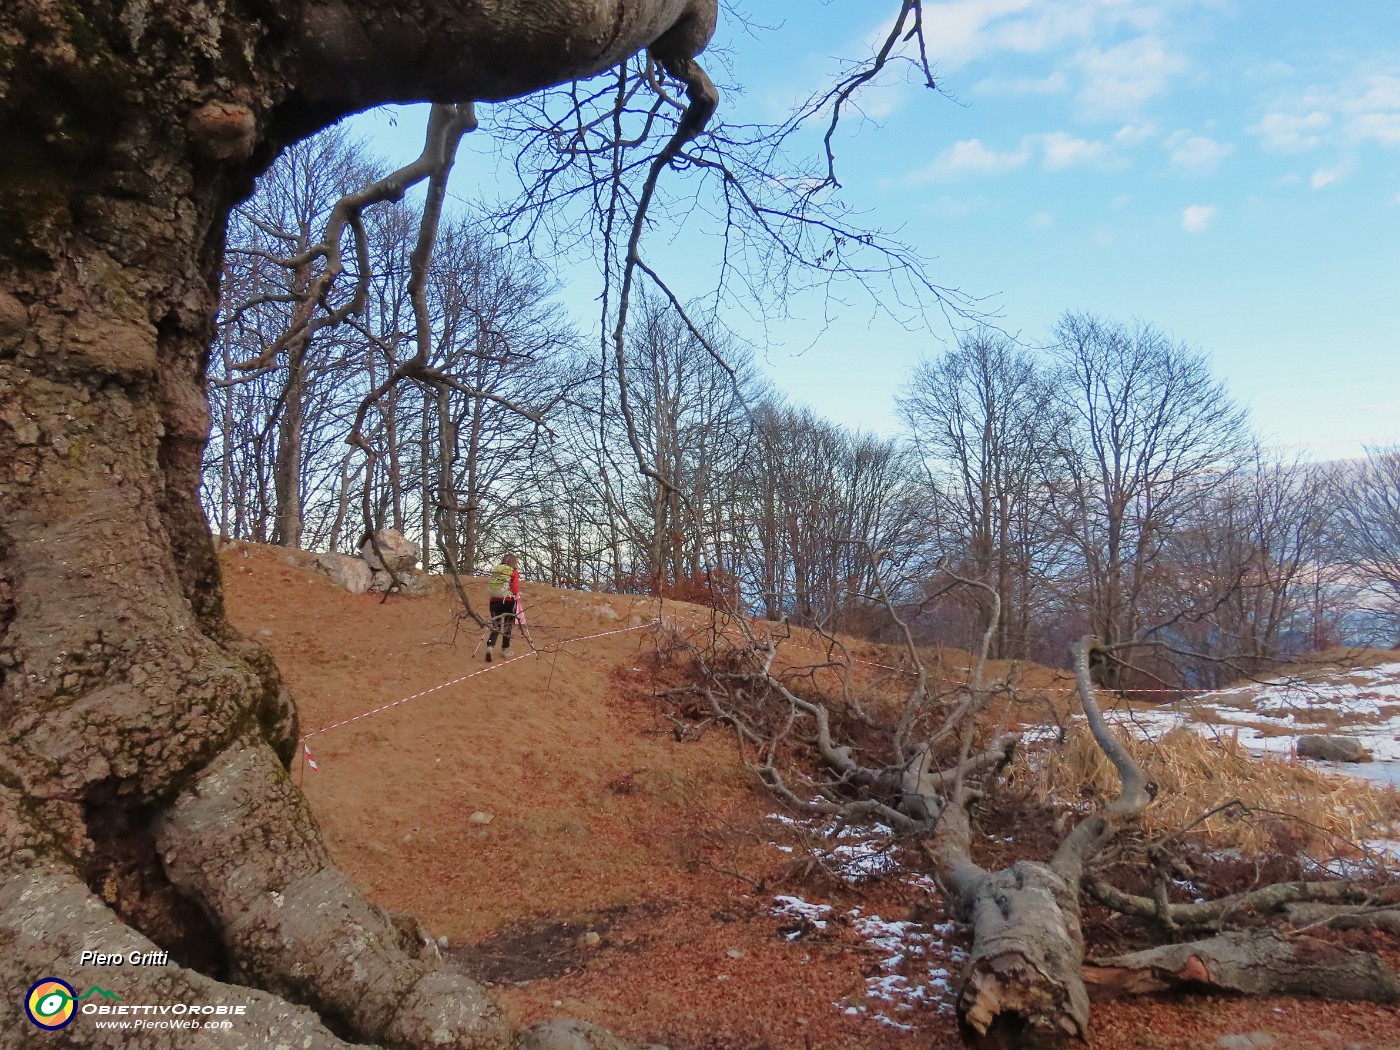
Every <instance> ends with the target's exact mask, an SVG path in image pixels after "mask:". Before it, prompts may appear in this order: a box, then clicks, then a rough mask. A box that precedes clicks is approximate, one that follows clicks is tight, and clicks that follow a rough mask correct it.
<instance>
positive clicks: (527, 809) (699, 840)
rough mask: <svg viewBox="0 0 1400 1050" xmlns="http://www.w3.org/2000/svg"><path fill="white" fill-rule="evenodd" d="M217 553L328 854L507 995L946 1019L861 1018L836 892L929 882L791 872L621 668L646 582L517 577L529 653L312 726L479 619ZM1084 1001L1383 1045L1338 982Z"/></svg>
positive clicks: (1385, 1020)
mask: <svg viewBox="0 0 1400 1050" xmlns="http://www.w3.org/2000/svg"><path fill="white" fill-rule="evenodd" d="M221 557H222V562H223V567H224V580H225V590H226V596H227V602H228V609H229V614H230V616H231V618H232V619H233V621H234V623H235V624H236V625H237V626H238V627H239V628H240V629H242V630H243V631H245V632H246V633H248V634H249V635H251V636H253V637H255V638H257V639H258V640H259V641H260V642H262V643H263V644H264V645H266V646H267V647H268V649H269V650H271V652H272V653H273V655H274V656H275V657H276V659H277V662H278V665H279V666H280V667H281V669H282V673H283V675H284V677H285V679H286V681H287V684H288V685H289V687H290V688H291V689H292V692H293V694H294V696H295V697H296V699H297V702H298V706H299V710H300V715H301V726H302V732H303V733H307V732H310V733H312V735H311V736H310V737H309V744H310V747H311V751H312V753H313V755H314V757H315V759H316V761H317V763H318V764H319V766H320V771H319V772H311V771H309V770H303V769H302V768H301V765H300V763H298V765H297V766H294V768H293V773H294V775H295V776H297V777H298V778H299V779H301V780H302V781H303V786H304V788H305V790H306V792H307V794H308V796H309V797H310V799H311V802H312V805H313V806H314V807H315V809H316V811H317V814H318V816H319V818H320V820H321V822H322V825H323V827H324V828H325V832H326V836H327V841H328V842H329V845H330V848H331V850H332V852H333V853H334V855H335V858H336V860H337V862H338V863H339V864H340V865H341V866H342V867H343V868H344V869H345V870H346V871H347V872H348V873H349V874H350V875H351V877H352V878H354V879H356V880H358V881H359V882H360V883H362V884H363V885H364V886H366V887H367V888H368V890H369V892H370V894H371V896H372V897H373V898H374V899H375V900H376V901H377V902H378V903H379V904H381V905H383V906H384V907H386V908H389V909H391V910H394V911H406V912H411V913H413V914H414V915H416V916H418V918H419V919H421V920H422V922H423V923H424V925H425V926H426V928H427V929H428V930H429V931H430V933H431V934H432V935H434V936H445V937H446V938H448V944H449V946H450V947H449V949H448V952H447V955H448V957H449V958H450V959H452V960H454V961H455V962H457V963H459V964H460V965H462V966H463V967H464V968H468V969H472V970H474V971H475V972H476V973H477V974H478V975H479V976H482V977H484V978H485V979H487V980H489V981H491V982H492V983H493V985H494V987H495V994H496V995H497V996H498V998H499V999H500V1001H501V1002H502V1003H503V1005H504V1006H505V1007H506V1009H507V1010H509V1011H510V1012H512V1013H513V1014H514V1015H515V1016H516V1017H517V1018H519V1019H520V1020H521V1021H523V1022H526V1023H528V1022H531V1021H534V1020H537V1019H540V1018H543V1017H546V1016H555V1015H560V1014H564V1015H569V1016H575V1017H583V1018H586V1019H589V1020H593V1021H597V1022H600V1023H603V1024H606V1025H608V1026H610V1027H612V1028H614V1029H616V1030H617V1031H618V1032H619V1033H621V1034H623V1035H624V1036H627V1037H629V1038H631V1039H634V1040H637V1041H639V1042H643V1043H645V1042H662V1043H666V1044H667V1045H669V1046H670V1047H671V1048H672V1050H701V1048H715V1050H718V1048H734V1050H740V1048H743V1050H760V1048H774V1050H787V1048H793V1050H805V1048H808V1047H816V1048H824V1047H833V1048H852V1050H866V1048H869V1050H874V1048H877V1047H890V1048H894V1050H901V1048H905V1047H909V1048H913V1047H920V1048H928V1047H948V1048H952V1047H955V1046H958V1045H959V1044H958V1041H957V1038H956V1034H955V1032H954V1028H953V1025H952V1022H951V1018H950V1017H949V1015H948V1014H947V1013H945V1012H940V1011H939V1010H938V1008H937V1005H936V1004H931V1005H929V1006H927V1007H924V1008H921V1009H917V1010H913V1011H905V1012H901V1013H898V1014H896V1015H894V1016H895V1019H897V1020H898V1021H899V1022H900V1023H903V1024H909V1025H912V1026H916V1028H917V1031H913V1032H904V1031H901V1030H899V1029H897V1028H894V1027H891V1026H890V1025H888V1024H884V1023H880V1022H879V1021H877V1020H876V1019H875V1015H876V1014H877V1013H879V1012H880V1004H879V1003H872V1002H869V1001H868V1000H867V994H866V993H867V991H868V989H869V988H870V985H869V984H867V978H871V977H878V976H880V975H881V974H882V973H883V972H884V970H883V968H882V954H881V953H880V952H879V951H877V950H875V949H874V948H873V947H872V946H871V944H870V942H869V940H868V939H862V938H861V937H859V936H857V934H856V930H855V928H854V925H853V923H852V921H851V920H850V919H849V917H848V916H846V915H845V913H847V912H848V911H849V910H850V909H852V908H856V907H859V908H861V909H862V911H863V913H864V914H865V915H870V914H872V913H875V912H878V913H879V914H881V915H883V916H885V917H886V918H887V919H896V920H902V919H909V918H911V917H912V918H915V919H917V920H919V921H922V922H924V923H926V924H927V923H935V922H939V921H941V919H942V916H941V915H939V914H938V912H937V906H936V902H935V903H934V904H932V905H930V904H929V901H928V897H927V894H926V893H925V892H924V891H922V890H919V889H917V888H915V887H912V886H910V885H908V884H907V882H904V881H888V882H885V883H880V884H877V885H875V886H869V885H867V886H862V887H848V886H843V885H841V884H839V883H825V884H822V883H818V884H813V883H811V882H810V881H803V880H799V879H797V878H795V876H794V870H795V869H796V868H799V867H800V866H801V862H802V859H803V855H802V851H801V849H800V846H799V847H798V848H796V851H795V852H794V853H785V852H783V851H781V850H780V849H777V848H775V847H774V845H772V843H773V842H775V841H777V842H780V843H782V842H786V843H792V841H793V840H792V839H791V838H790V837H789V838H784V837H783V831H782V828H781V827H780V826H779V825H777V824H776V822H774V821H772V820H769V819H767V814H769V813H771V812H773V810H774V808H775V807H774V805H773V803H772V802H771V800H770V799H768V798H767V797H765V796H763V795H762V794H761V793H759V792H757V791H755V790H754V788H753V784H752V781H751V779H750V777H749V775H748V774H747V772H746V771H745V770H744V769H743V768H742V767H741V766H740V765H739V764H738V763H737V762H736V760H735V749H734V744H733V740H732V738H730V737H728V736H727V735H726V734H725V733H724V732H723V731H721V730H718V729H715V730H711V731H709V732H707V733H706V734H705V735H704V736H703V737H702V739H700V740H699V741H688V742H684V743H682V742H678V741H677V740H676V738H675V736H674V734H673V733H672V732H671V726H670V724H669V723H668V722H666V720H665V719H664V718H663V717H662V716H661V715H660V713H659V712H658V711H657V709H656V708H655V705H654V704H652V703H649V702H647V701H646V700H645V699H644V697H643V696H642V693H643V692H644V690H642V689H640V688H629V682H636V681H639V680H640V679H641V678H643V677H644V676H643V675H641V674H640V673H639V672H635V671H634V670H633V669H634V668H638V667H640V666H641V661H640V659H639V657H640V656H641V655H642V654H643V653H644V652H645V651H646V650H647V648H648V647H649V645H650V643H651V641H652V634H651V631H650V629H649V628H647V627H646V626H645V625H647V624H649V623H650V622H651V621H652V620H653V619H654V618H655V617H656V615H657V612H658V606H657V604H656V603H655V602H653V601H651V600H649V599H633V598H627V597H620V596H609V595H597V594H584V593H579V592H566V591H554V590H552V589H550V588H545V587H540V586H535V585H531V584H530V582H529V581H528V580H527V581H526V582H525V584H524V587H523V593H524V598H525V601H526V605H527V609H528V612H529V618H530V622H531V632H532V635H533V637H534V641H535V643H536V645H537V646H538V647H539V652H538V653H537V654H536V655H533V656H529V657H523V656H522V657H521V658H517V659H514V660H512V661H509V662H504V663H503V662H501V661H500V657H499V655H498V657H497V662H496V663H493V664H491V665H490V670H489V671H488V672H486V673H484V674H479V675H476V676H475V677H473V678H471V679H470V680H468V681H465V682H462V683H460V684H458V685H455V686H452V687H449V688H445V689H441V690H438V691H437V692H433V693H429V694H428V695H424V696H418V697H416V698H415V699H412V700H409V701H408V702H406V703H402V704H399V705H397V706H395V707H392V708H389V709H387V710H383V711H380V712H379V713H377V714H374V715H370V716H368V717H365V718H362V719H359V720H357V721H354V722H351V723H349V724H346V725H339V726H337V728H333V729H328V730H326V731H324V732H315V731H316V730H318V729H321V728H322V727H327V726H332V725H335V724H336V723H340V722H342V721H343V720H345V719H349V718H351V717H353V716H355V715H358V714H361V713H362V712H365V711H369V710H371V709H374V708H378V707H380V706H382V705H384V704H387V703H389V702H391V701H394V700H398V699H400V698H402V697H406V696H409V695H411V694H415V693H418V692H420V691H421V690H424V689H428V688H431V687H433V686H436V685H438V684H440V683H442V682H446V681H449V680H451V679H455V678H459V677H461V676H463V675H466V674H470V673H472V672H475V671H478V670H482V669H484V668H486V667H487V666H488V665H486V664H485V663H484V661H483V660H482V656H481V654H480V653H479V652H478V653H476V654H475V656H474V655H473V649H474V647H476V645H477V643H478V641H479V638H478V635H477V632H475V630H472V631H466V630H460V631H459V630H458V629H457V627H456V626H455V624H456V621H455V617H454V608H453V606H452V604H451V602H450V601H449V600H448V596H447V595H446V594H445V593H437V594H430V595H426V596H422V597H394V598H390V599H389V600H388V601H387V602H384V603H381V602H380V599H379V596H377V595H366V596H352V595H349V594H346V593H345V592H343V591H341V590H339V589H338V588H336V587H335V586H334V585H333V584H331V583H330V582H329V580H327V579H326V578H324V577H321V576H318V575H316V574H314V573H311V572H308V571H307V570H305V569H302V568H298V567H296V566H295V565H292V564H288V563H287V561H285V560H284V558H283V556H282V554H281V552H278V551H276V550H274V549H270V548H263V547H257V546H251V545H242V544H239V545H234V546H231V547H227V548H225V550H224V551H223V552H222V555H221ZM475 586H476V591H484V584H477V585H475ZM474 593H475V592H474ZM677 611H679V610H677ZM690 614H691V615H695V614H696V613H695V611H693V610H692V611H691V613H690ZM628 628H634V629H630V630H628ZM613 631H619V632H621V633H616V634H609V635H608V636H606V637H601V638H593V639H591V640H589V641H586V642H572V643H570V642H569V641H568V639H573V638H577V637H579V636H582V635H591V634H596V633H599V632H613ZM526 652H529V647H528V646H527V645H525V644H523V640H517V642H516V643H515V645H514V646H513V647H512V654H513V655H514V654H516V653H520V654H524V653H526ZM473 814H488V815H489V816H490V822H489V823H482V822H481V821H483V820H484V819H485V817H484V816H478V817H477V818H476V820H475V821H474V820H473ZM779 893H789V894H794V895H797V896H804V897H805V898H806V899H809V900H820V901H822V902H825V903H828V904H831V905H833V906H834V914H835V920H834V921H833V922H831V923H830V924H829V925H828V926H827V927H826V928H825V929H821V930H818V929H799V930H794V929H793V928H792V925H791V923H788V924H787V925H785V923H784V920H783V919H782V918H780V917H778V916H776V915H775V914H774V896H775V894H779ZM793 934H796V936H795V937H793V939H789V937H790V936H792V935H793ZM885 954H888V953H885ZM945 962H946V960H945ZM950 965H951V964H950ZM846 1011H855V1012H846ZM1095 1025H1096V1027H1095V1036H1094V1039H1093V1041H1092V1043H1091V1044H1090V1045H1091V1047H1093V1048H1095V1050H1110V1048H1113V1050H1116V1048H1121V1047H1127V1048H1131V1047H1144V1048H1149V1050H1197V1048H1202V1050H1205V1048H1209V1047H1213V1046H1215V1044H1216V1039H1217V1038H1219V1037H1220V1036H1222V1035H1227V1034H1231V1033H1249V1032H1253V1031H1262V1032H1267V1033H1269V1034H1271V1036H1272V1037H1273V1038H1274V1043H1273V1046H1275V1047H1277V1048H1280V1050H1304V1048H1307V1050H1342V1048H1343V1047H1346V1046H1347V1045H1348V1044H1349V1043H1357V1042H1359V1043H1361V1044H1362V1045H1363V1046H1365V1047H1367V1048H1368V1050H1378V1048H1386V1050H1391V1048H1394V1050H1400V1021H1397V1019H1396V1017H1395V1016H1394V1014H1393V1013H1391V1012H1389V1011H1386V1010H1382V1009H1379V1008H1375V1007H1370V1006H1356V1005H1350V1004H1318V1003H1313V1002H1308V1001H1297V1000H1249V1001H1244V1002H1242V1001H1224V1000H1215V999H1196V1000H1186V1001H1183V1002H1180V1003H1175V1004H1163V1003H1159V1002H1150V1001H1149V1002H1137V1003H1130V1004H1120V1005H1113V1006H1110V1007H1107V1008H1100V1009H1098V1010H1097V1012H1096V1014H1095Z"/></svg>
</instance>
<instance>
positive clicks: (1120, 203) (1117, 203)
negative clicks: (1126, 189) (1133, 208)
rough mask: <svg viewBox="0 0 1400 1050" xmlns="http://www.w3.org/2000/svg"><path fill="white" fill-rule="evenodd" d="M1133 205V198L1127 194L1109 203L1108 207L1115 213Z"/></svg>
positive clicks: (1118, 196)
mask: <svg viewBox="0 0 1400 1050" xmlns="http://www.w3.org/2000/svg"><path fill="white" fill-rule="evenodd" d="M1131 203H1133V198H1132V197H1130V196H1128V195H1127V194H1126V193H1120V194H1118V195H1117V196H1116V197H1114V198H1113V200H1111V201H1109V202H1108V206H1109V207H1110V208H1112V209H1113V210H1114V211H1122V210H1123V209H1124V208H1126V207H1127V206H1128V205H1129V204H1131Z"/></svg>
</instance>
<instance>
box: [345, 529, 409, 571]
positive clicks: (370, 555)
mask: <svg viewBox="0 0 1400 1050" xmlns="http://www.w3.org/2000/svg"><path fill="white" fill-rule="evenodd" d="M374 538H375V540H376V541H377V542H378V544H379V552H380V554H382V555H383V556H384V561H383V563H381V562H380V560H379V558H378V556H376V555H375V553H374V544H372V543H371V542H370V541H369V539H368V538H366V539H365V541H364V543H362V544H360V557H361V558H363V559H364V560H365V564H366V565H368V566H369V567H370V568H371V569H372V570H373V571H375V572H382V571H383V570H384V569H385V568H389V569H392V570H393V571H394V572H397V573H405V572H410V571H412V570H413V569H414V568H416V567H417V565H418V554H419V550H418V544H416V543H414V542H413V541H412V540H410V539H408V538H406V537H405V536H404V535H403V534H402V533H400V532H399V531H398V530H397V529H380V530H379V531H378V532H376V533H375V534H374Z"/></svg>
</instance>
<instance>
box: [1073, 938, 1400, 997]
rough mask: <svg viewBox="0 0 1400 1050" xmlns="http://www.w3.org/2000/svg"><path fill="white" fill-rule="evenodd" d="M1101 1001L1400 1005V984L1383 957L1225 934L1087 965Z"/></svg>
mask: <svg viewBox="0 0 1400 1050" xmlns="http://www.w3.org/2000/svg"><path fill="white" fill-rule="evenodd" d="M1084 981H1085V984H1086V985H1088V988H1089V996H1090V998H1091V999H1094V1000H1102V999H1113V998H1116V997H1118V996H1122V995H1141V994H1144V993H1152V992H1165V991H1215V992H1238V993H1242V994H1245V995H1306V996H1315V997H1319V998H1325V999H1363V1000H1368V1001H1370V1002H1378V1003H1394V1002H1400V981H1397V980H1396V977H1395V974H1394V973H1392V972H1391V971H1390V970H1389V969H1388V968H1387V967H1386V965H1385V963H1383V962H1382V961H1381V960H1380V959H1379V958H1377V957H1376V956H1374V955H1372V954H1370V953H1369V952H1358V951H1352V950H1351V949H1349V948H1343V947H1341V946H1339V945H1336V944H1331V943H1329V942H1327V941H1323V940H1319V939H1318V938H1315V937H1306V936H1294V937H1285V936H1284V935H1283V934H1282V933H1280V932H1278V931H1277V930H1273V929H1259V930H1244V931H1240V932H1232V933H1222V934H1218V935H1217V936H1215V937H1209V938H1206V939H1205V940H1199V941H1190V942H1188V943H1185V944H1166V945H1162V946H1160V947H1157V948H1147V949H1144V950H1143V951H1139V952H1130V953H1128V954H1126V955H1118V956H1114V957H1112V958H1108V959H1100V960H1096V961H1094V962H1090V963H1086V964H1085V966H1084Z"/></svg>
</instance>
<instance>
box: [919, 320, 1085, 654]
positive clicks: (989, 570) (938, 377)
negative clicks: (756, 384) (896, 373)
mask: <svg viewBox="0 0 1400 1050" xmlns="http://www.w3.org/2000/svg"><path fill="white" fill-rule="evenodd" d="M899 408H900V413H901V415H902V416H903V419H904V422H905V424H906V425H907V426H908V428H909V436H910V441H911V443H912V444H913V446H914V448H915V450H916V451H917V452H918V454H919V456H920V458H921V459H922V461H923V464H924V469H925V472H926V473H927V475H928V478H929V491H928V498H929V500H930V502H931V503H932V504H933V507H932V512H933V514H934V515H935V517H936V519H937V521H938V525H939V532H940V546H941V547H942V550H941V551H940V554H942V556H943V557H944V558H945V559H947V561H948V562H949V564H950V565H951V566H952V567H953V568H954V569H955V570H956V571H957V572H959V573H962V574H963V575H966V576H970V577H973V578H974V579H978V580H985V581H987V582H988V583H990V584H991V585H992V586H993V587H994V588H995V589H996V593H997V597H998V600H999V601H1000V603H1001V616H1000V617H999V618H998V620H997V631H996V634H995V636H994V637H993V640H992V650H991V655H992V656H993V658H996V659H1003V658H1006V657H1012V656H1024V655H1026V652H1027V643H1028V640H1029V638H1030V636H1031V633H1032V620H1033V618H1034V617H1035V616H1036V614H1037V613H1038V612H1039V611H1040V608H1041V607H1042V606H1043V605H1044V602H1045V592H1046V591H1047V589H1048V588H1047V585H1048V583H1049V582H1050V578H1051V574H1052V572H1053V571H1054V562H1055V560H1056V557H1057V551H1058V548H1059V546H1061V544H1062V540H1061V539H1060V538H1059V532H1058V530H1057V529H1056V528H1055V518H1054V511H1053V507H1052V506H1051V500H1050V494H1051V491H1052V490H1053V488H1054V486H1055V484H1056V480H1057V478H1056V476H1057V474H1058V473H1060V472H1061V470H1062V469H1063V468H1062V464H1061V462H1060V460H1059V457H1057V456H1056V454H1055V450H1056V442H1057V440H1058V438H1059V433H1060V431H1062V430H1063V429H1064V428H1065V425H1066V423H1067V417H1066V416H1065V413H1064V409H1063V407H1062V405H1061V404H1060V403H1059V402H1058V401H1056V399H1055V398H1054V396H1053V394H1052V391H1051V388H1050V385H1049V382H1048V380H1047V377H1046V376H1045V375H1044V374H1042V370H1041V369H1039V368H1037V366H1036V364H1035V362H1034V361H1033V360H1032V358H1031V357H1030V356H1029V355H1028V354H1027V353H1025V352H1024V351H1021V350H1019V349H1018V348H1017V347H1016V345H1015V344H1014V343H1013V342H1012V340H1011V339H1010V338H1008V337H1007V336H1005V335H1003V334H1001V333H999V332H995V331H992V330H990V329H981V330H979V331H977V332H974V333H972V334H970V335H968V336H966V337H965V338H964V339H963V341H962V342H961V343H960V344H959V346H958V347H957V348H956V349H955V350H952V351H949V352H948V353H947V354H945V355H943V356H942V357H940V358H938V359H937V360H933V361H925V362H923V363H922V364H920V365H919V367H918V368H916V369H915V371H914V374H913V376H912V377H911V378H910V380H909V383H908V386H907V388H906V389H905V391H904V393H903V394H902V395H901V396H900V399H899ZM961 591H962V593H964V594H966V596H967V597H969V598H971V599H972V600H974V601H978V602H979V605H980V606H981V607H980V608H979V609H978V615H977V616H976V617H975V620H976V622H977V623H978V624H981V623H985V622H986V618H987V615H988V612H989V610H988V609H987V608H986V607H985V604H986V595H985V594H984V592H982V591H981V590H980V589H977V588H971V589H966V588H964V589H961Z"/></svg>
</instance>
